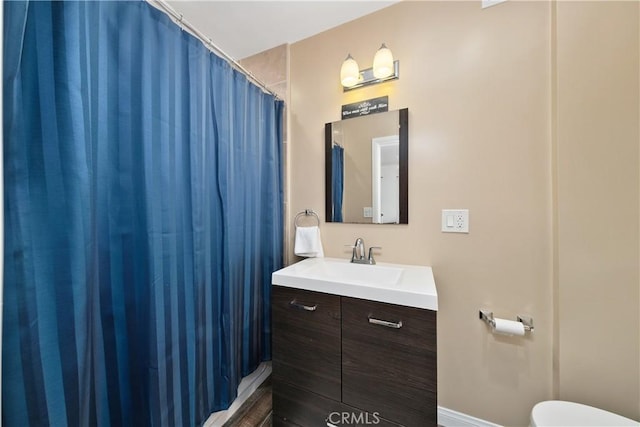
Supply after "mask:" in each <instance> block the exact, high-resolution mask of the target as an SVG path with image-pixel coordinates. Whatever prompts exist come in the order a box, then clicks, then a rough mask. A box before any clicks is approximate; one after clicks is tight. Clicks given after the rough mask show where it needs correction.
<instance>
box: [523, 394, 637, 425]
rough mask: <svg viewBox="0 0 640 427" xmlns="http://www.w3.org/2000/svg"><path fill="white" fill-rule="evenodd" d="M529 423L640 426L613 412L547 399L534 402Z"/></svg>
mask: <svg viewBox="0 0 640 427" xmlns="http://www.w3.org/2000/svg"><path fill="white" fill-rule="evenodd" d="M531 425H532V426H533V427H545V426H548V427H552V426H558V427H560V426H564V427H569V426H580V427H592V426H593V427H595V426H610V427H618V426H619V427H631V426H635V427H640V423H639V422H638V421H634V420H632V419H629V418H625V417H623V416H621V415H618V414H614V413H613V412H609V411H605V410H603V409H598V408H594V407H592V406H587V405H583V404H581V403H575V402H567V401H562V400H548V401H545V402H540V403H538V404H536V406H534V407H533V409H532V410H531Z"/></svg>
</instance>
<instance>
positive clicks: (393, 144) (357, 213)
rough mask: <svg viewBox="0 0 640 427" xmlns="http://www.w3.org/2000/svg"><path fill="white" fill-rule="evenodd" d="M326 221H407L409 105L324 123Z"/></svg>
mask: <svg viewBox="0 0 640 427" xmlns="http://www.w3.org/2000/svg"><path fill="white" fill-rule="evenodd" d="M324 129H325V189H326V190H325V213H326V220H327V222H344V223H356V224H408V223H409V185H408V184H409V110H408V109H407V108H404V109H401V110H395V111H387V112H385V113H380V114H373V115H366V116H361V117H355V118H352V119H349V120H341V121H338V122H333V123H327V124H325V128H324Z"/></svg>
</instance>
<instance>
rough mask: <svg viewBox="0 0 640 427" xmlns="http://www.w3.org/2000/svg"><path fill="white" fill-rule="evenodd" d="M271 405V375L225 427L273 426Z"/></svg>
mask: <svg viewBox="0 0 640 427" xmlns="http://www.w3.org/2000/svg"><path fill="white" fill-rule="evenodd" d="M271 407H272V395H271V377H269V378H267V379H266V380H265V381H264V382H263V383H262V384H261V385H260V387H258V389H257V390H256V391H255V392H254V393H253V394H252V395H251V397H249V399H247V401H246V402H245V403H244V404H243V405H242V406H241V407H240V409H238V411H237V412H236V413H235V414H234V415H233V417H231V418H230V419H229V420H228V421H227V422H226V423H224V426H223V427H271V426H272V423H271ZM438 427H442V426H438Z"/></svg>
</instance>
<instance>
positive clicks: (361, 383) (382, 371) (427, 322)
mask: <svg viewBox="0 0 640 427" xmlns="http://www.w3.org/2000/svg"><path fill="white" fill-rule="evenodd" d="M342 314H343V320H342V323H343V331H342V401H343V402H344V403H346V404H348V405H351V406H355V407H357V408H362V409H363V410H366V411H369V412H374V411H377V412H379V413H380V414H381V415H382V416H383V417H384V418H387V419H389V420H391V421H394V422H397V423H399V424H402V425H405V426H436V425H437V359H436V356H437V351H436V345H437V344H436V313H435V312H434V311H430V310H421V309H418V308H412V307H403V306H397V305H393V304H384V303H378V302H372V301H365V300H359V299H355V298H346V297H343V298H342Z"/></svg>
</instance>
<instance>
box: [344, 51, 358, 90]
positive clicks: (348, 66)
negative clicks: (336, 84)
mask: <svg viewBox="0 0 640 427" xmlns="http://www.w3.org/2000/svg"><path fill="white" fill-rule="evenodd" d="M359 79H360V68H359V67H358V63H357V62H356V60H355V59H353V57H352V56H351V54H349V55H348V56H347V59H345V60H344V62H343V63H342V67H341V68H340V82H341V83H342V86H344V87H351V86H355V85H356V84H357V83H358V80H359Z"/></svg>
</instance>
